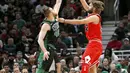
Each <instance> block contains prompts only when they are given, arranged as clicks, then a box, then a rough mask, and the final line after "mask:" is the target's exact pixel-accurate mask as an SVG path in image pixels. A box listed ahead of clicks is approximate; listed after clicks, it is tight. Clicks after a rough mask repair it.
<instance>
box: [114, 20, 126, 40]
mask: <svg viewBox="0 0 130 73" xmlns="http://www.w3.org/2000/svg"><path fill="white" fill-rule="evenodd" d="M114 32H115V33H116V34H117V36H118V38H117V39H118V40H120V41H121V40H122V39H124V38H125V37H126V34H127V33H128V29H126V28H125V25H124V23H123V22H122V21H121V22H120V24H119V26H118V27H117V28H116V29H115V31H114Z"/></svg>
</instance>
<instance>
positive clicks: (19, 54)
mask: <svg viewBox="0 0 130 73" xmlns="http://www.w3.org/2000/svg"><path fill="white" fill-rule="evenodd" d="M14 62H17V63H19V67H20V69H22V67H23V65H24V64H25V63H27V61H26V59H24V58H23V53H22V52H21V51H18V52H17V55H16V59H14Z"/></svg>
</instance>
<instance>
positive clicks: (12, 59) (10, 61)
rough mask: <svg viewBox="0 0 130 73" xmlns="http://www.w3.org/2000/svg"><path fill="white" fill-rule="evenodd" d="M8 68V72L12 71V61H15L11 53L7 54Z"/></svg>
mask: <svg viewBox="0 0 130 73" xmlns="http://www.w3.org/2000/svg"><path fill="white" fill-rule="evenodd" d="M8 58H9V61H8V63H9V67H10V70H11V71H13V65H14V59H15V54H13V53H9V57H8Z"/></svg>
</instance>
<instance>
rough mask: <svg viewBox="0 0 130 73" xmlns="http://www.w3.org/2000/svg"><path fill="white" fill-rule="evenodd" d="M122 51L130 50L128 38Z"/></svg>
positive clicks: (124, 40) (124, 41)
mask: <svg viewBox="0 0 130 73" xmlns="http://www.w3.org/2000/svg"><path fill="white" fill-rule="evenodd" d="M121 50H130V41H129V39H128V38H125V39H123V45H122V47H121Z"/></svg>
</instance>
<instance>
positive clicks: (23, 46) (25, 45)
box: [17, 36, 30, 54]
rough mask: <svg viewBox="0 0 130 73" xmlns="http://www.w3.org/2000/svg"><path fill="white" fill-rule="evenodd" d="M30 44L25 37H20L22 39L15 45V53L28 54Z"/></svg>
mask: <svg viewBox="0 0 130 73" xmlns="http://www.w3.org/2000/svg"><path fill="white" fill-rule="evenodd" d="M29 47H30V44H29V42H28V40H27V37H26V36H22V39H21V41H20V42H19V43H17V51H21V52H22V53H23V54H24V53H28V51H29Z"/></svg>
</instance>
